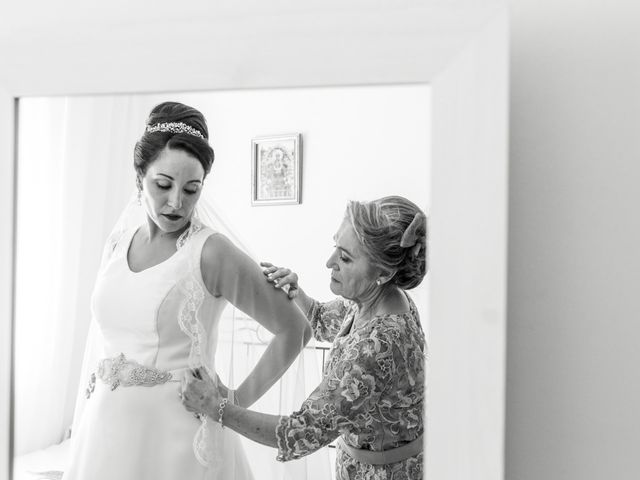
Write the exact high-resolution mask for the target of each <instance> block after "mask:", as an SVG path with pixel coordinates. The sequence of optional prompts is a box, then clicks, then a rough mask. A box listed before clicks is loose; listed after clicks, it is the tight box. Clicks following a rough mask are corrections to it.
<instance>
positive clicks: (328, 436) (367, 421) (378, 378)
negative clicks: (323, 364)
mask: <svg viewBox="0 0 640 480" xmlns="http://www.w3.org/2000/svg"><path fill="white" fill-rule="evenodd" d="M393 350H394V348H393V347H392V344H391V341H390V338H389V337H388V336H386V335H384V334H381V333H380V332H379V331H377V330H373V331H370V332H369V333H368V334H367V336H366V337H363V338H356V340H355V341H352V342H348V343H347V344H346V346H345V347H344V348H341V347H340V346H336V347H334V352H333V354H332V357H331V358H330V359H329V363H328V370H327V374H326V375H325V377H324V378H323V380H322V383H321V384H320V385H319V386H318V388H316V389H315V390H314V391H313V393H312V394H311V395H310V396H309V398H308V399H307V400H305V402H304V403H303V404H302V408H301V409H300V410H298V411H297V412H294V413H292V414H291V415H290V416H288V417H281V418H280V420H279V423H278V425H277V427H276V437H277V441H278V457H277V459H278V460H279V461H287V460H293V459H297V458H300V457H303V456H305V455H308V454H310V453H313V452H315V451H316V450H318V449H320V448H322V447H324V446H326V445H328V444H329V443H331V442H332V441H333V440H335V439H336V438H337V437H338V436H339V435H341V434H343V433H354V434H357V435H359V438H367V436H368V435H373V434H374V419H373V417H372V415H371V413H372V412H373V411H374V410H375V408H376V405H377V404H378V401H379V399H380V396H381V394H382V392H383V391H384V389H385V386H386V385H387V383H388V382H389V379H390V378H391V375H392V372H391V370H392V369H390V368H389V366H390V363H392V362H393Z"/></svg>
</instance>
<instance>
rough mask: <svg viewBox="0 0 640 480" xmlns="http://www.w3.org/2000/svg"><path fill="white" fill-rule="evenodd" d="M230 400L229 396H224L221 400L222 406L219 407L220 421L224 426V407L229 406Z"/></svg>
mask: <svg viewBox="0 0 640 480" xmlns="http://www.w3.org/2000/svg"><path fill="white" fill-rule="evenodd" d="M228 402H229V399H228V398H223V399H222V401H221V402H220V406H219V407H218V423H219V424H220V425H221V426H222V427H223V428H224V424H223V423H222V416H223V415H224V407H226V406H227V403H228Z"/></svg>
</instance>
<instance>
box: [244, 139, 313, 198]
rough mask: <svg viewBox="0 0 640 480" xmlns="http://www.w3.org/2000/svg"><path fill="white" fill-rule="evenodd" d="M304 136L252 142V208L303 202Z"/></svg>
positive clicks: (253, 140) (254, 140)
mask: <svg viewBox="0 0 640 480" xmlns="http://www.w3.org/2000/svg"><path fill="white" fill-rule="evenodd" d="M301 193H302V134H300V133H292V134H283V135H271V136H263V137H255V138H253V139H252V140H251V205H254V206H259V205H296V204H300V203H301V200H302V195H301Z"/></svg>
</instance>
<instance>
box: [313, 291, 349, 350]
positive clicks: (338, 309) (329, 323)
mask: <svg viewBox="0 0 640 480" xmlns="http://www.w3.org/2000/svg"><path fill="white" fill-rule="evenodd" d="M351 305H352V303H351V302H349V301H348V300H345V299H344V298H341V297H338V298H336V299H335V300H332V301H330V302H325V303H321V302H318V301H316V300H314V301H313V304H312V305H311V308H310V309H309V312H307V319H308V320H309V322H311V328H312V330H313V336H314V338H315V339H316V340H319V341H321V342H333V340H334V339H335V338H336V335H337V334H338V332H339V331H340V327H342V322H343V320H344V318H345V317H346V315H347V312H348V311H349V308H350V307H351Z"/></svg>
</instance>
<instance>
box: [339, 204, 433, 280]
mask: <svg viewBox="0 0 640 480" xmlns="http://www.w3.org/2000/svg"><path fill="white" fill-rule="evenodd" d="M346 215H347V218H348V219H349V220H350V222H351V225H352V226H353V229H354V231H355V233H356V237H358V240H359V241H360V244H361V245H362V246H363V248H364V252H365V254H366V255H367V257H368V258H369V260H370V261H371V263H372V264H373V265H376V266H377V267H379V268H381V269H382V270H383V271H386V272H394V275H393V277H392V278H391V280H390V281H389V282H388V284H389V285H396V286H397V287H399V288H402V289H403V290H408V289H411V288H415V287H417V286H418V285H420V283H421V282H422V279H423V278H424V276H425V274H426V273H427V217H426V216H425V214H424V213H423V212H422V210H420V208H419V207H418V206H417V205H416V204H415V203H413V202H411V201H410V200H407V199H406V198H404V197H400V196H391V197H384V198H379V199H377V200H373V201H371V202H355V201H352V202H349V204H348V205H347V214H346Z"/></svg>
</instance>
